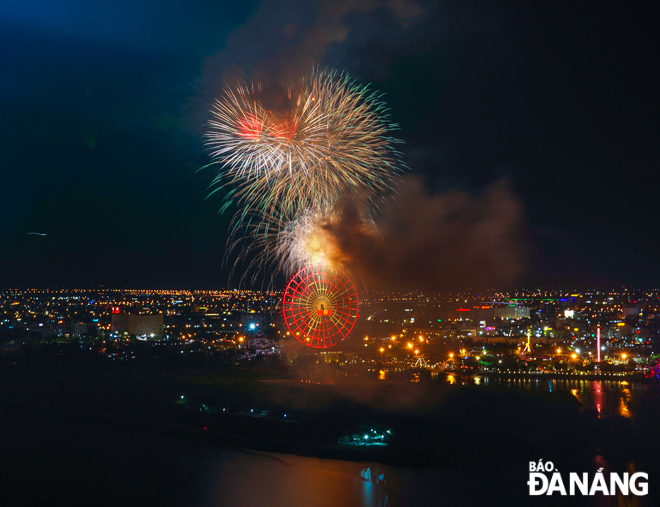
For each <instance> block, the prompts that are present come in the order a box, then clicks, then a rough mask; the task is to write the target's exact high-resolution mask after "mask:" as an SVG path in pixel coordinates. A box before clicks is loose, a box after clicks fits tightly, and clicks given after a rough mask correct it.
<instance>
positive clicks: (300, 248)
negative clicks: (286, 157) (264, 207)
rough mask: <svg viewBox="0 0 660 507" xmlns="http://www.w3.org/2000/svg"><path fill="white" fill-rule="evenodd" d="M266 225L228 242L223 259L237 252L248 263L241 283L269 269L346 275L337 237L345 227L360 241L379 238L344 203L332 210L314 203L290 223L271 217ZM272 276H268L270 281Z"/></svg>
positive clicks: (367, 222)
mask: <svg viewBox="0 0 660 507" xmlns="http://www.w3.org/2000/svg"><path fill="white" fill-rule="evenodd" d="M347 215H350V217H347ZM267 223H268V226H263V223H262V224H257V223H255V224H253V225H252V229H253V230H252V231H251V232H252V233H251V234H248V235H240V234H236V233H235V234H234V235H233V237H232V240H231V241H230V242H229V248H228V249H227V255H230V254H231V253H232V252H235V251H238V252H240V253H241V254H243V256H244V257H250V258H251V259H252V260H251V262H250V263H249V264H248V266H247V269H246V270H245V271H244V272H243V277H242V279H241V282H245V281H247V280H250V281H251V283H253V284H254V283H255V282H256V279H257V278H258V276H259V275H260V274H261V271H262V270H264V269H265V268H266V267H268V266H273V265H275V266H279V268H280V270H281V271H282V272H283V273H284V275H286V276H290V275H292V274H294V273H296V272H298V271H300V270H301V269H303V268H304V267H307V266H312V265H324V266H328V267H332V268H337V269H341V270H344V271H350V265H351V260H352V258H351V256H350V255H347V253H346V252H345V251H344V248H343V247H344V246H345V245H343V244H341V241H340V239H339V237H338V234H337V231H338V230H339V229H342V228H345V227H346V224H347V223H350V228H351V230H352V231H353V232H354V233H357V235H358V236H359V237H360V238H367V237H368V238H370V239H372V240H378V238H380V234H379V232H378V229H377V227H376V224H375V222H374V221H373V219H371V218H368V217H365V216H364V215H363V214H361V213H359V212H357V211H355V210H353V209H351V208H350V207H349V210H348V211H347V210H346V209H345V203H341V204H340V203H337V204H335V205H332V206H331V205H329V204H328V203H322V204H319V203H314V204H313V206H312V207H310V208H307V209H305V210H303V211H302V212H301V213H300V214H299V215H298V216H296V217H295V218H294V219H292V220H288V221H279V220H277V219H273V218H272V217H271V219H270V220H269V221H268V222H267ZM248 254H249V255H248ZM275 274H276V273H275V272H271V275H272V276H273V277H274V276H275ZM271 282H273V279H272V278H271Z"/></svg>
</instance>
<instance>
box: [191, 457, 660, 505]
mask: <svg viewBox="0 0 660 507" xmlns="http://www.w3.org/2000/svg"><path fill="white" fill-rule="evenodd" d="M455 458H456V457H455V456H448V458H447V459H448V465H449V466H446V467H443V468H437V469H419V468H408V467H395V466H389V465H383V464H379V463H365V462H362V463H359V462H350V461H340V460H332V459H319V458H309V457H302V456H294V455H288V454H274V453H260V452H252V451H245V452H241V451H237V450H222V451H220V452H215V453H211V452H208V453H206V457H205V458H203V459H204V461H206V463H207V464H206V465H205V466H204V469H205V474H203V476H202V477H200V483H199V484H198V486H197V487H196V488H195V489H196V494H194V495H193V496H192V497H191V498H190V500H191V501H190V503H189V505H195V506H204V507H207V506H208V507H254V506H264V507H265V506H268V507H285V506H286V507H335V506H350V507H404V506H405V507H407V506H410V507H413V506H414V507H426V506H429V507H431V506H438V505H457V506H460V507H472V506H477V505H478V506H483V505H490V506H499V505H507V506H510V505H532V504H531V503H527V501H528V500H529V495H528V493H527V491H526V487H525V481H526V479H527V469H526V466H525V465H527V462H526V461H523V462H518V461H507V457H500V458H499V459H498V460H497V461H496V462H487V461H479V462H478V463H475V465H478V466H477V467H476V469H475V468H474V467H472V466H470V467H467V468H466V467H465V466H463V467H456V466H454V461H455ZM497 464H499V466H495V465H497ZM556 464H557V466H558V467H561V469H562V470H563V471H564V472H566V473H568V472H569V471H576V472H588V473H590V474H592V475H593V474H594V473H596V471H597V469H599V468H602V469H603V470H604V472H605V473H606V474H607V473H609V472H617V473H622V472H628V473H630V474H632V473H634V472H635V471H636V466H635V464H634V463H633V462H632V461H629V460H628V461H625V462H617V463H611V462H610V461H608V460H607V459H605V457H603V456H602V455H600V454H595V455H594V456H593V457H592V458H590V459H587V460H584V461H583V460H577V461H573V460H568V461H567V460H563V459H561V458H560V459H558V460H556ZM479 467H483V468H484V469H485V470H483V471H481V472H483V473H481V472H480V471H479ZM475 470H476V473H475ZM644 471H647V470H646V469H644ZM477 478H478V479H477ZM475 480H477V482H476V483H475ZM494 492H501V496H500V497H498V496H497V495H494V494H493V493H494ZM505 492H506V493H505ZM562 500H567V499H566V498H563V497H554V498H553V497H547V498H541V497H538V498H535V502H534V504H533V505H539V506H541V507H542V506H545V505H548V506H550V505H551V506H553V507H554V506H556V505H579V506H589V507H592V506H593V507H606V506H607V507H642V506H646V505H651V503H647V502H646V500H647V499H646V498H643V497H632V496H622V495H618V496H613V497H603V496H602V495H600V494H599V495H597V496H596V497H583V498H571V499H570V500H571V501H570V502H568V503H564V502H562Z"/></svg>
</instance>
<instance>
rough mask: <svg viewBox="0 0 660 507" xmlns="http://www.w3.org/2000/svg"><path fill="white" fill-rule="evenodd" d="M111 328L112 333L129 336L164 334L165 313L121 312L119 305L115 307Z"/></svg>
mask: <svg viewBox="0 0 660 507" xmlns="http://www.w3.org/2000/svg"><path fill="white" fill-rule="evenodd" d="M110 330H111V332H112V333H117V334H121V335H129V336H150V337H151V336H163V331H164V322H163V314H162V313H157V314H153V315H143V314H135V313H121V311H120V309H119V308H118V307H117V308H113V309H112V314H111V320H110Z"/></svg>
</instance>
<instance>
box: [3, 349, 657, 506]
mask: <svg viewBox="0 0 660 507" xmlns="http://www.w3.org/2000/svg"><path fill="white" fill-rule="evenodd" d="M321 373H323V374H319V372H315V371H310V370H309V369H308V370H305V371H299V370H296V371H292V370H291V369H290V368H289V367H288V366H287V365H284V364H281V363H278V362H268V361H264V362H260V363H253V364H251V365H247V366H237V365H234V364H233V363H230V364H224V365H222V366H220V367H218V366H217V365H215V366H210V365H209V366H205V365H203V364H202V365H199V364H198V365H195V366H190V365H186V364H185V363H176V362H174V363H172V362H168V363H160V362H155V363H149V364H131V363H115V362H103V361H82V362H75V361H68V362H67V361H66V360H62V361H61V362H60V361H48V362H41V363H27V364H15V365H14V364H11V365H9V364H5V365H3V366H2V367H1V368H0V411H1V413H2V418H1V419H0V423H1V426H0V430H1V431H2V441H3V452H2V458H1V459H2V463H0V464H1V465H2V468H3V470H5V471H7V472H6V473H4V474H3V477H2V481H3V485H2V491H3V499H4V502H0V505H60V504H61V505H120V504H124V505H125V504H127V501H126V497H125V496H126V495H127V494H128V493H127V492H130V499H131V501H130V502H129V503H130V504H131V505H158V504H160V505H181V504H183V503H185V502H183V501H182V500H181V499H180V498H179V495H181V494H182V493H181V491H182V490H181V484H183V483H186V481H188V482H191V481H192V482H194V478H195V477H197V476H198V472H199V470H198V465H197V464H195V463H194V460H193V461H191V462H186V461H185V459H184V458H182V456H186V455H188V454H189V451H190V449H197V448H209V446H220V447H222V448H229V449H252V450H258V451H271V452H283V453H292V454H298V455H303V456H317V457H324V458H333V459H340V460H352V461H370V462H379V463H384V464H390V465H399V466H410V467H415V468H434V467H436V468H437V467H446V466H448V465H449V464H451V466H456V467H461V466H463V467H467V468H470V467H472V466H476V467H477V468H476V469H475V470H477V471H483V467H488V466H497V464H498V463H507V462H511V461H512V460H513V461H515V462H516V466H517V467H518V468H520V467H524V464H525V463H526V462H527V461H529V460H534V459H539V458H542V459H544V460H552V459H555V460H556V461H560V460H562V459H564V460H566V459H567V456H575V460H576V461H579V460H581V459H582V457H586V458H585V459H589V457H593V455H595V454H598V453H601V454H604V455H606V456H610V458H611V459H613V460H617V459H618V460H621V461H630V460H631V459H637V458H638V457H641V459H642V461H644V460H645V456H647V455H649V456H655V455H657V452H658V451H660V428H659V425H658V423H657V421H658V420H660V419H658V415H660V403H659V401H658V400H659V398H660V397H659V396H658V393H657V390H656V389H655V388H651V389H649V394H648V395H647V396H646V398H644V399H643V400H642V401H641V402H639V403H638V406H636V407H635V418H634V420H631V419H627V418H623V417H618V416H615V417H610V418H607V419H599V418H598V417H597V415H596V414H595V413H593V412H590V411H585V410H581V406H580V404H579V403H578V402H577V400H576V399H575V398H574V397H573V396H571V395H570V393H552V394H550V393H543V392H533V391H521V390H514V389H497V388H492V387H489V388H483V387H478V386H474V387H457V386H449V385H446V384H444V383H441V382H437V381H426V382H424V381H422V382H416V383H411V382H394V381H377V380H366V379H357V378H347V377H340V376H332V375H328V374H327V372H321ZM370 429H376V430H377V431H378V432H381V433H382V432H384V431H386V430H390V431H391V434H392V438H391V441H390V442H389V445H388V446H386V447H377V446H356V445H340V444H339V443H338V439H339V438H341V437H342V436H345V435H349V434H355V433H363V432H365V431H369V430H370ZM182 460H183V462H182ZM638 461H639V460H638ZM182 463H183V464H182ZM503 466H504V465H503ZM647 468H648V467H647ZM519 472H520V473H521V474H522V475H521V479H520V482H521V484H522V487H523V488H524V480H525V478H526V475H525V474H526V473H527V472H526V471H525V470H524V469H523V470H522V471H519ZM478 477H479V474H478V473H476V472H475V480H479V479H478ZM99 491H103V495H102V498H103V501H100V500H99V496H98V495H99ZM649 505H650V504H649Z"/></svg>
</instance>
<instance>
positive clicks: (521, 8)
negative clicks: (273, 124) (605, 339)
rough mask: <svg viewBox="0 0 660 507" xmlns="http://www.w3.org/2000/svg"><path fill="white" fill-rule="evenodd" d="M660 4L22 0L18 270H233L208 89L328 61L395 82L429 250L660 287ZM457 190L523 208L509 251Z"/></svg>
mask: <svg viewBox="0 0 660 507" xmlns="http://www.w3.org/2000/svg"><path fill="white" fill-rule="evenodd" d="M495 4H498V5H495ZM659 20H660V17H659V16H658V7H657V2H653V3H652V2H648V3H647V2H556V1H538V2H530V1H526V2H523V1H520V2H492V1H483V2H477V1H472V0H460V1H458V0H452V1H450V2H426V1H421V0H420V1H412V0H388V1H385V2H383V1H379V0H361V1H358V0H353V1H351V0H339V1H330V0H328V1H322V2H305V3H302V2H295V1H290V0H289V1H286V0H285V1H279V0H278V1H271V2H265V3H262V4H260V3H258V2H221V1H203V0H188V1H185V2H174V1H172V2H163V1H155V0H131V1H128V0H112V1H109V0H100V1H94V2H89V1H88V0H85V1H83V0H58V1H57V2H53V1H51V0H31V1H28V2H22V1H14V0H9V1H4V2H2V3H0V48H2V49H0V63H1V71H0V118H1V119H2V121H1V122H0V168H1V169H0V170H1V174H2V184H0V216H2V222H1V223H0V237H1V238H2V241H1V243H0V287H34V286H39V287H48V286H66V287H94V286H97V285H99V284H102V285H105V286H106V287H123V286H131V287H154V288H169V287H171V288H187V287H194V288H221V287H224V286H227V284H228V269H227V268H226V267H223V266H222V258H223V254H224V249H225V242H226V238H227V230H228V224H229V220H230V215H219V214H218V213H217V211H218V210H219V208H220V206H221V204H222V195H216V196H214V197H212V198H210V199H208V200H205V197H206V195H207V193H208V190H207V187H208V185H209V183H210V181H211V180H212V179H213V177H214V176H215V173H214V171H213V169H206V170H202V171H198V169H199V168H200V167H201V166H203V165H205V164H207V163H208V162H209V160H208V158H207V154H206V151H205V148H204V139H203V133H204V129H205V127H204V125H205V123H206V121H207V120H208V114H207V111H208V108H209V106H210V104H211V102H212V100H213V98H214V97H216V96H218V94H219V92H220V90H221V89H222V87H223V86H225V85H231V84H234V83H236V81H237V79H239V78H241V79H242V78H250V79H254V80H270V81H278V80H279V81H285V80H287V79H290V78H291V77H295V76H297V75H299V74H300V73H301V72H304V71H306V70H308V69H309V68H310V67H311V66H312V65H316V64H320V65H323V66H327V67H330V68H335V69H338V70H343V71H347V72H349V73H350V74H351V75H352V76H353V77H355V78H356V79H358V80H360V81H363V82H370V83H372V87H373V88H374V89H377V90H380V91H382V92H384V93H385V100H386V102H387V103H388V105H389V106H390V108H391V115H392V119H393V120H394V121H395V122H397V123H399V124H400V126H401V131H400V132H399V133H398V135H399V136H400V137H401V138H402V139H403V140H404V141H405V143H406V144H405V147H404V149H403V151H404V159H405V162H406V164H407V165H408V167H409V168H410V172H411V174H412V175H414V176H408V177H407V178H406V182H407V183H406V184H405V185H404V188H403V190H402V191H401V195H402V199H401V200H402V202H403V204H402V206H405V203H406V202H414V201H415V198H414V197H415V196H414V195H412V193H414V192H417V193H418V194H420V196H421V197H420V199H419V200H418V201H417V202H418V203H420V207H421V208H422V209H420V210H419V213H418V215H413V214H411V215H410V217H411V218H410V220H414V221H416V222H417V223H420V224H423V227H422V228H423V229H425V230H426V231H427V233H426V235H425V236H424V238H423V240H424V241H425V243H424V242H423V243H422V244H421V246H420V245H418V246H419V249H420V250H423V251H424V252H425V253H426V257H425V261H424V262H427V263H428V264H429V266H430V268H429V269H430V271H432V272H442V271H446V272H449V271H452V270H454V271H455V270H456V266H449V265H447V264H449V263H450V259H451V258H453V257H451V256H450V257H446V256H443V254H442V253H441V252H444V251H449V250H454V257H461V258H463V257H464V258H467V259H470V262H472V263H474V264H475V266H476V265H477V264H478V265H480V266H481V267H479V268H477V267H475V269H474V270H472V269H471V267H470V266H469V265H461V266H459V267H458V271H456V272H455V273H454V274H453V275H452V276H451V277H448V278H447V280H448V282H447V283H448V284H459V285H460V280H461V276H462V274H463V273H468V272H479V271H481V270H484V266H487V269H488V271H501V272H503V273H505V274H506V276H505V277H504V278H503V279H502V280H501V282H502V283H503V284H508V285H511V286H513V285H517V286H523V285H529V284H545V285H559V284H571V285H573V284H575V285H577V284H603V285H621V284H627V285H635V286H641V287H659V286H660V269H659V268H658V258H659V251H660V239H659V235H658V229H659V220H658V218H659V217H660V214H659V212H658V195H659V193H660V192H659V191H660V178H659V177H658V166H659V162H660V142H659V141H658V137H659V134H660V98H659V96H658V93H659V90H660V86H659V85H660V83H659V82H658V77H659V70H658V69H659V68H660V66H659V64H660V58H659V57H658V56H659V48H660V44H659V43H660V41H659V40H658V36H657V32H658V30H657V27H658V26H660V25H659V23H658V22H659ZM447 196H453V197H451V198H452V199H454V201H452V202H456V196H458V201H459V202H460V203H461V205H460V207H459V211H457V213H458V214H461V213H462V214H465V213H469V212H470V211H469V210H471V209H472V208H474V207H480V209H481V208H482V209H481V211H480V213H481V215H480V218H476V219H474V220H468V221H466V222H465V223H469V225H466V227H473V226H474V230H475V231H484V230H488V231H491V232H492V231H498V230H499V228H500V227H502V228H507V233H506V239H505V240H503V241H504V242H505V243H506V244H505V245H503V246H501V248H500V244H499V243H494V244H493V245H497V246H496V247H495V246H493V247H492V248H491V250H493V249H496V250H498V251H499V252H501V253H502V252H503V253H504V254H506V255H501V257H503V259H501V260H497V261H493V262H492V263H490V264H489V263H486V264H484V263H482V262H481V260H482V259H481V258H480V255H484V254H483V253H479V252H481V250H480V251H479V252H477V253H474V254H466V255H463V254H464V253H465V252H463V250H462V249H467V250H471V251H474V249H475V243H479V240H478V238H479V237H481V233H479V234H476V233H475V234H474V235H472V236H471V237H472V238H477V239H473V240H470V241H465V242H460V241H455V238H454V236H452V235H451V234H446V233H445V231H446V230H448V229H452V227H453V228H455V226H456V223H455V222H454V223H449V224H448V223H447V220H454V219H455V217H454V218H451V219H447V218H446V217H444V218H438V217H434V216H433V211H432V210H433V209H436V208H437V206H435V204H434V203H436V204H437V203H438V202H444V200H446V199H447V198H448V197H447ZM494 196H495V197H494ZM498 196H499V197H498ZM484 200H487V201H488V202H489V204H488V205H484V204H483V201H484ZM424 205H427V206H428V207H427V208H426V209H430V210H431V212H430V213H427V212H426V209H425V208H424ZM503 210H504V211H503ZM507 210H508V211H507ZM400 215H401V216H408V215H406V214H400ZM500 217H502V219H501V220H500ZM512 217H514V218H512ZM384 220H388V218H387V217H385V218H384ZM459 223H464V222H463V221H460V220H459ZM390 226H391V227H390V228H389V229H388V230H389V231H390V232H389V233H390V234H394V233H392V230H396V227H395V226H392V224H390ZM399 226H401V224H399ZM384 227H385V228H387V227H388V225H387V224H385V225H384ZM392 227H394V229H392ZM436 231H437V234H435V232H436ZM30 232H39V233H44V234H46V236H38V235H29V234H28V233H30ZM411 241H412V240H411ZM498 241H499V240H498ZM489 245H491V244H490V243H487V246H489ZM482 250H483V249H482ZM485 250H487V249H485ZM491 254H492V255H493V256H494V257H493V258H497V253H495V252H490V253H489V255H491ZM413 257H414V256H413ZM504 258H515V264H516V267H515V269H514V268H511V266H510V265H507V264H506V259H504ZM397 259H399V260H397V262H400V263H402V264H403V263H405V259H402V258H397ZM416 259H419V258H416ZM415 267H416V269H419V270H420V271H421V270H424V269H426V268H425V267H423V266H422V267H419V268H418V267H417V265H416V266H415ZM388 269H396V266H394V267H392V266H390V267H389V268H388ZM401 272H402V273H405V272H406V267H405V266H403V265H402V271H401ZM412 278H413V279H414V277H412ZM438 280H439V281H438V286H437V289H438V290H442V289H444V288H445V287H443V286H442V280H443V278H442V276H439V278H438ZM466 280H468V281H467V282H466V283H472V281H471V279H470V278H466ZM493 280H498V281H500V279H498V278H494V279H493Z"/></svg>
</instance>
